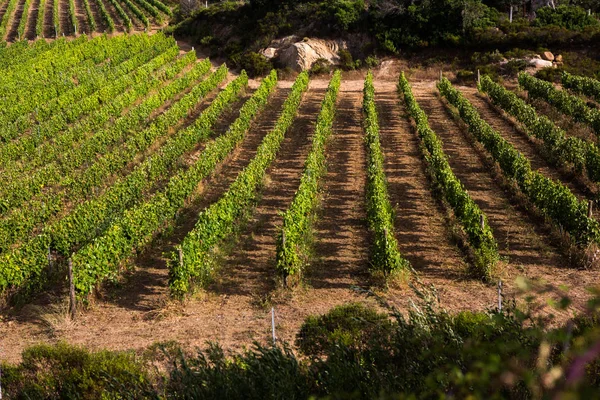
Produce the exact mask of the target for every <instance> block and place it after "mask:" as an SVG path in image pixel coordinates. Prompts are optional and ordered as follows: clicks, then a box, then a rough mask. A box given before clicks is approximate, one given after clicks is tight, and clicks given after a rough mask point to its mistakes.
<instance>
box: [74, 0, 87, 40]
mask: <svg viewBox="0 0 600 400" xmlns="http://www.w3.org/2000/svg"><path fill="white" fill-rule="evenodd" d="M75 18H76V19H77V34H78V35H81V34H84V33H88V34H89V33H90V27H89V24H88V21H87V14H86V13H85V6H84V5H83V1H82V0H75Z"/></svg>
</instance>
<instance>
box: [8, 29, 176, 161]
mask: <svg viewBox="0 0 600 400" xmlns="http://www.w3.org/2000/svg"><path fill="white" fill-rule="evenodd" d="M154 36H155V35H153V36H148V37H146V38H143V37H140V35H131V39H128V40H124V39H119V40H114V42H113V41H111V42H109V43H103V42H101V41H98V40H97V39H92V40H90V41H88V42H85V43H84V44H83V45H82V46H76V47H75V48H74V49H70V48H68V49H65V51H64V57H65V58H68V57H69V54H71V52H70V51H69V50H73V52H74V51H75V50H77V49H78V50H79V51H78V52H77V54H76V55H77V57H75V56H74V55H73V57H72V58H73V60H80V61H79V64H78V65H71V63H67V65H63V68H58V71H57V72H56V74H57V76H53V75H52V74H46V72H47V71H44V73H43V74H42V75H43V78H44V79H46V82H43V79H42V81H40V82H37V80H38V79H37V78H36V79H35V81H36V82H34V83H32V84H27V83H24V84H22V85H21V86H18V85H17V87H15V88H14V91H13V90H9V91H8V92H7V93H5V92H6V91H5V90H3V89H4V88H12V87H13V86H14V80H19V79H26V77H23V76H22V75H21V74H20V73H15V74H7V75H11V76H12V77H11V78H7V79H8V81H6V82H5V81H2V85H1V86H0V93H2V94H4V93H5V94H6V99H7V103H6V104H7V105H6V107H4V108H3V110H2V111H1V113H0V141H3V142H6V141H9V140H11V139H14V138H17V137H18V136H19V135H20V136H27V135H24V133H25V132H28V131H29V130H31V129H32V128H36V127H37V125H39V124H42V123H45V122H48V120H49V119H50V118H54V119H57V118H63V119H64V118H66V116H57V114H61V113H59V111H62V112H69V110H71V112H70V113H72V112H75V111H76V110H77V109H80V108H81V106H82V105H83V104H85V103H83V102H84V101H87V102H89V101H92V100H88V99H86V97H89V95H90V94H92V93H94V92H97V94H98V93H100V91H101V90H102V91H103V92H106V90H108V88H109V87H112V86H113V84H114V83H115V81H116V80H117V79H118V78H122V79H125V78H124V77H123V75H124V74H126V73H129V72H131V71H133V70H134V69H135V68H136V67H137V66H139V65H140V64H137V66H136V65H135V63H136V62H139V61H140V57H145V61H144V62H147V61H148V60H150V59H152V58H153V57H157V56H159V55H160V54H161V53H162V52H167V51H173V50H172V49H176V48H177V43H176V42H175V40H174V39H172V38H167V37H165V36H164V35H162V34H158V36H157V37H156V38H155V37H154ZM80 38H82V39H84V40H85V35H82V36H80ZM75 42H81V39H79V38H78V39H76V40H75ZM92 44H93V46H92ZM102 44H104V46H105V48H101V49H98V47H99V46H101V45H102ZM88 48H89V49H90V50H92V49H94V50H98V51H101V54H100V55H92V54H88ZM140 53H142V54H145V56H143V55H142V54H140ZM51 56H53V57H56V54H52V55H51ZM61 57H63V55H61ZM134 59H135V60H136V61H131V60H134ZM43 61H45V60H40V61H39V63H40V64H41V65H45V64H46V63H45V62H43ZM57 64H60V63H59V62H57ZM50 66H52V64H50ZM50 66H49V69H52V68H50ZM24 69H25V68H24ZM30 73H33V74H36V76H37V74H38V73H37V71H30ZM117 73H119V74H120V75H116V74H117ZM64 74H69V75H72V76H73V77H74V78H76V79H77V84H75V82H74V81H73V80H72V79H64ZM125 83H126V82H125ZM121 84H122V83H121ZM122 90H123V89H121V91H122ZM112 96H113V97H114V96H115V94H113V95H112ZM61 115H62V114H61ZM34 136H35V135H34ZM0 149H2V150H3V152H5V151H4V149H3V148H2V147H0Z"/></svg>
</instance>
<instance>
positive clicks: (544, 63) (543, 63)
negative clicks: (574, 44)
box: [529, 58, 553, 69]
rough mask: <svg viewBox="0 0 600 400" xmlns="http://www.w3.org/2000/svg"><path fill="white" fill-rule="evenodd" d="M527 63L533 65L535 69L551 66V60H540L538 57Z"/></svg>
mask: <svg viewBox="0 0 600 400" xmlns="http://www.w3.org/2000/svg"><path fill="white" fill-rule="evenodd" d="M529 64H530V65H532V66H534V67H535V68H536V69H542V68H548V67H552V66H553V64H552V61H547V60H540V59H538V58H534V59H532V60H529Z"/></svg>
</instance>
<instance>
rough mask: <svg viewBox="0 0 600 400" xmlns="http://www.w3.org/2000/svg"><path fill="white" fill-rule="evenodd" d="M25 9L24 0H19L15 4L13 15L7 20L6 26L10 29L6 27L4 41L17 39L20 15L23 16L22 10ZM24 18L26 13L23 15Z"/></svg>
mask: <svg viewBox="0 0 600 400" xmlns="http://www.w3.org/2000/svg"><path fill="white" fill-rule="evenodd" d="M24 9H25V0H20V1H19V4H17V7H16V8H15V11H14V13H13V15H11V17H10V18H11V19H10V21H9V22H8V25H7V26H10V29H8V28H7V29H6V41H7V42H14V41H15V40H17V36H18V33H19V32H18V29H19V23H20V22H21V17H22V16H23V11H24ZM25 18H27V15H25Z"/></svg>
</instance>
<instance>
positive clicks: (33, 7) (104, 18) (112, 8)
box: [0, 0, 173, 42]
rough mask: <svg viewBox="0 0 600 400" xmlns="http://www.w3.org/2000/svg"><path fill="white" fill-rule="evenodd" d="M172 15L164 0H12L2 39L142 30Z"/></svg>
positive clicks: (0, 30) (4, 18)
mask: <svg viewBox="0 0 600 400" xmlns="http://www.w3.org/2000/svg"><path fill="white" fill-rule="evenodd" d="M172 15H173V12H172V10H171V8H170V7H169V6H167V5H166V4H164V3H163V2H162V1H161V0H152V1H146V0H9V1H8V2H7V5H6V11H5V12H4V14H3V15H2V18H1V19H0V41H3V40H4V41H7V42H16V41H22V40H34V39H38V38H58V37H60V36H78V35H82V34H87V35H90V34H93V33H96V32H97V33H111V32H115V31H121V32H131V31H142V30H148V29H151V28H153V27H160V26H162V25H164V23H165V21H167V19H168V17H170V16H172Z"/></svg>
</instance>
